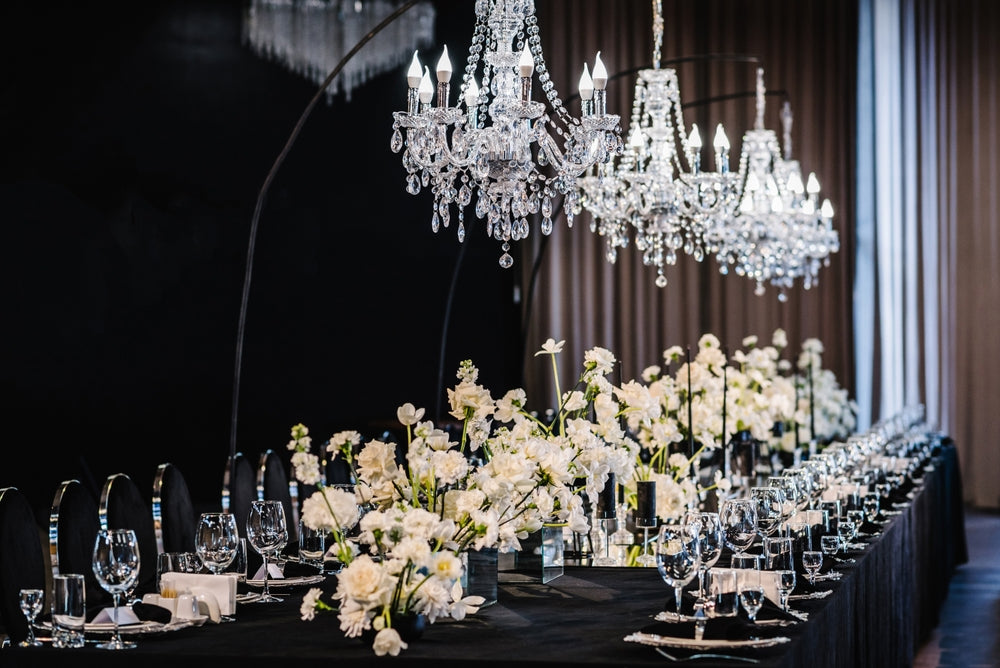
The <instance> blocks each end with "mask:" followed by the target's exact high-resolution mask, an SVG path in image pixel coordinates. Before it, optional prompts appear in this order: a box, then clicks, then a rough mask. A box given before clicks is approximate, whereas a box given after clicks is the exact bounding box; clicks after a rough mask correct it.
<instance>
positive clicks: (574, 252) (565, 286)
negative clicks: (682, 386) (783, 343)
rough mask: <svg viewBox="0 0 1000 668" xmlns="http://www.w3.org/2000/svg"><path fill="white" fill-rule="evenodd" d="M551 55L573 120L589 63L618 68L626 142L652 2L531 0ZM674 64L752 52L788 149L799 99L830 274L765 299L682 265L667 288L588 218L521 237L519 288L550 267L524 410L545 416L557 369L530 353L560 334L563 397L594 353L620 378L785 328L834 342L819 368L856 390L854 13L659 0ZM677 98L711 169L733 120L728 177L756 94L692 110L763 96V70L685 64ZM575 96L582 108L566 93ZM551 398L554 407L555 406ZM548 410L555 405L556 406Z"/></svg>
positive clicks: (798, 135)
mask: <svg viewBox="0 0 1000 668" xmlns="http://www.w3.org/2000/svg"><path fill="white" fill-rule="evenodd" d="M536 7H537V11H538V24H539V28H540V30H541V39H542V48H543V51H544V54H545V58H546V61H547V64H548V67H549V69H550V71H551V72H552V75H553V81H554V82H555V84H556V88H557V89H558V90H559V92H560V94H561V95H562V97H563V99H564V100H567V106H568V108H569V109H570V110H571V112H572V113H573V114H574V115H577V114H578V113H579V101H578V98H576V97H575V95H576V92H577V90H576V86H577V81H578V80H579V77H580V74H581V72H582V69H583V63H584V62H587V63H588V64H589V66H590V67H592V66H593V63H594V56H595V53H596V52H597V51H598V50H600V51H601V57H602V60H603V61H604V63H605V65H606V66H607V68H608V71H609V74H610V75H611V76H612V81H611V82H610V84H609V95H608V110H609V112H611V113H617V114H619V115H621V116H622V117H623V118H622V124H623V130H625V131H627V129H628V122H629V116H630V114H631V109H632V95H633V90H634V86H635V75H634V74H630V75H628V76H625V77H622V78H615V74H616V73H618V72H623V71H625V70H629V69H632V68H637V67H643V66H645V67H649V66H651V65H652V57H653V36H652V5H651V3H650V1H649V0H616V1H614V2H608V1H606V0H605V1H603V2H599V1H597V0H540V1H539V2H537V3H536ZM663 11H664V17H665V34H664V44H663V52H662V59H663V66H665V67H666V66H670V65H669V63H668V61H669V60H670V59H675V58H680V57H689V56H698V55H706V54H723V53H728V54H742V55H752V56H756V57H758V58H759V59H760V64H761V65H762V66H763V67H764V68H765V84H766V85H767V88H768V90H770V91H786V92H787V96H782V95H769V96H768V98H767V111H766V117H765V126H766V127H768V128H770V129H772V130H774V131H775V132H776V133H777V135H778V137H779V141H780V139H781V135H782V126H781V122H780V115H779V113H780V109H781V103H782V102H783V100H784V99H788V100H789V101H790V103H791V106H792V110H793V112H794V114H795V124H794V126H793V129H792V136H793V142H794V146H793V157H795V158H797V159H799V160H800V161H801V164H802V169H803V172H804V173H805V174H808V172H809V171H815V172H816V175H817V177H818V178H819V180H820V183H821V186H822V189H823V191H822V196H825V197H829V198H830V200H831V202H832V203H833V205H834V207H835V210H836V217H835V220H834V226H835V227H836V229H838V230H839V232H840V239H841V250H840V252H839V253H838V254H836V255H834V256H833V257H832V262H831V264H830V266H829V267H826V268H824V269H823V270H821V272H820V276H819V285H818V286H816V287H814V288H812V289H811V290H808V291H805V290H803V289H801V288H800V287H797V288H796V289H795V290H793V291H791V292H790V293H789V295H788V297H789V298H788V301H787V302H786V303H781V302H779V301H778V293H777V291H776V290H775V289H774V288H768V290H767V292H766V294H765V295H763V296H756V295H755V294H754V285H753V284H752V282H751V281H749V280H748V279H746V278H742V277H738V276H736V275H735V274H730V275H729V276H721V275H720V273H719V271H718V264H717V263H716V261H715V260H714V258H712V259H706V260H705V261H704V262H702V263H700V264H699V263H697V262H695V261H694V260H693V259H691V258H689V257H687V256H681V257H679V259H678V262H677V264H676V265H675V266H673V267H670V268H669V269H668V271H667V278H668V280H669V284H668V285H667V287H665V288H662V289H661V288H658V287H656V286H655V285H654V283H653V280H654V278H655V277H656V273H655V270H654V269H653V268H650V267H645V266H643V264H642V262H641V258H640V257H639V254H638V252H637V251H636V249H635V248H634V246H629V247H628V248H626V249H623V250H620V252H619V259H618V261H617V263H616V264H614V265H611V264H609V263H608V262H607V261H606V260H605V259H604V255H605V246H604V240H603V239H602V238H600V237H599V236H598V235H597V234H594V233H592V232H591V231H590V229H589V224H590V218H589V216H588V215H581V216H579V217H577V219H576V222H575V225H574V227H573V228H572V229H567V227H566V225H565V223H564V222H563V219H562V218H560V219H559V220H558V221H557V224H556V229H555V231H554V232H553V233H552V235H551V236H550V237H548V238H545V239H543V238H542V237H541V235H540V234H539V233H537V231H533V232H532V236H531V237H530V238H529V240H528V241H526V242H522V256H521V259H520V263H521V269H522V271H523V272H525V278H524V284H525V285H526V286H529V285H530V284H531V281H530V274H531V271H532V265H533V260H534V259H535V258H537V257H539V254H541V264H540V268H539V270H538V277H537V281H536V283H535V287H534V290H533V292H532V293H531V294H530V295H526V298H525V302H524V303H525V308H526V309H527V310H526V313H525V315H524V317H525V337H524V339H525V350H526V359H525V369H524V374H525V387H526V389H527V390H528V397H529V401H533V402H534V404H535V405H534V407H535V408H539V409H543V408H545V407H546V406H551V405H552V404H553V402H554V390H553V386H552V383H551V367H550V365H549V364H548V362H547V360H545V362H544V363H542V362H540V359H541V358H534V357H532V353H533V352H534V351H536V350H538V349H539V347H540V345H541V343H542V342H544V341H545V339H546V338H548V337H553V338H555V339H557V340H558V339H565V340H566V347H565V348H564V352H563V354H562V355H561V356H560V377H561V379H560V382H561V387H562V388H563V389H564V390H565V388H567V386H568V384H569V383H571V382H573V381H575V380H576V379H577V377H578V374H579V371H580V365H581V364H582V360H583V353H584V351H586V350H587V349H589V348H591V347H593V346H603V347H606V348H608V349H610V350H611V351H612V352H614V353H615V354H616V355H617V356H618V358H619V359H620V360H621V375H622V377H623V378H624V379H625V380H628V379H631V378H636V377H638V376H639V374H640V373H641V371H642V369H643V368H645V367H646V366H648V365H651V364H658V363H661V362H662V357H661V354H662V352H663V350H664V349H666V348H667V347H669V346H671V345H680V346H682V347H690V348H691V350H692V353H694V352H696V351H697V341H698V338H699V337H700V336H701V335H702V334H703V333H706V332H711V333H714V334H716V335H717V336H718V337H719V338H720V340H721V341H722V342H723V344H724V345H727V346H729V347H730V348H731V349H733V348H736V347H738V346H739V345H740V342H741V340H742V339H743V338H744V337H745V336H747V335H751V334H755V335H758V336H759V337H761V339H762V340H768V341H769V340H770V336H771V334H772V332H773V331H774V329H775V328H777V327H782V328H784V329H785V330H786V332H787V334H788V339H789V344H790V345H789V349H790V351H791V352H793V353H795V354H797V352H798V346H799V343H801V341H803V340H804V339H805V338H808V337H818V338H820V339H821V340H822V341H823V342H824V344H825V346H826V354H825V355H824V360H823V361H824V366H826V367H827V368H831V369H833V370H834V371H835V372H836V374H837V376H838V378H839V379H840V380H841V383H842V384H843V385H845V386H847V387H849V388H853V381H854V376H853V366H852V364H853V351H852V338H851V331H852V325H853V323H852V309H851V302H852V280H853V274H854V271H853V256H854V251H853V248H854V245H853V237H852V232H851V230H852V229H853V213H852V212H853V209H854V206H853V204H854V202H853V173H854V144H853V141H854V123H855V98H854V90H855V86H854V83H855V73H856V49H857V42H856V24H857V16H856V12H857V9H856V6H855V4H854V3H851V2H842V1H841V0H814V1H811V2H791V1H784V0H783V1H778V0H757V1H754V2H744V1H734V0H708V1H699V2H685V1H675V2H671V1H670V0H665V1H664V3H663ZM674 67H675V69H676V70H677V73H678V77H679V82H680V88H681V101H682V103H683V104H685V105H688V108H687V109H686V110H685V112H684V119H685V123H686V124H687V125H688V129H690V124H691V123H693V122H696V123H698V126H699V128H700V130H701V134H702V137H703V138H704V139H705V143H706V146H708V147H709V148H707V149H706V151H705V152H704V154H703V156H702V160H703V164H707V165H712V164H713V162H712V155H711V149H710V144H711V139H712V136H713V134H714V132H715V126H716V124H717V123H719V122H722V123H724V125H725V128H726V131H727V133H728V135H729V140H730V142H731V144H732V155H731V167H732V169H734V170H735V169H737V168H738V161H739V149H740V147H741V145H742V134H743V133H744V132H745V131H746V130H748V129H750V128H752V126H753V120H754V99H753V97H752V95H750V96H748V97H744V98H741V99H737V100H733V101H726V102H716V103H710V104H697V103H698V101H701V100H705V99H707V98H711V97H715V96H719V95H728V94H734V93H752V91H753V89H754V85H755V76H756V67H757V64H755V63H752V62H739V61H734V60H718V61H701V62H697V61H695V62H689V63H682V64H678V65H676V66H674ZM570 97H573V98H574V99H573V100H572V101H569V98H570ZM546 398H548V399H546ZM546 400H548V403H547V404H546V403H545V402H546Z"/></svg>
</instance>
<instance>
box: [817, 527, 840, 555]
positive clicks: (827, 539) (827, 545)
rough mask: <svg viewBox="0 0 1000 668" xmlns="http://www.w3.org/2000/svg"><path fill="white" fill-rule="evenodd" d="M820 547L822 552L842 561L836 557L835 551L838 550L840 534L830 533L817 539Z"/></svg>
mask: <svg viewBox="0 0 1000 668" xmlns="http://www.w3.org/2000/svg"><path fill="white" fill-rule="evenodd" d="M819 546H820V549H821V550H822V551H823V554H825V555H826V556H828V557H830V558H831V559H833V560H834V561H842V560H841V559H838V558H837V552H838V551H839V550H840V536H835V535H833V534H830V535H828V536H823V537H821V538H820V539H819Z"/></svg>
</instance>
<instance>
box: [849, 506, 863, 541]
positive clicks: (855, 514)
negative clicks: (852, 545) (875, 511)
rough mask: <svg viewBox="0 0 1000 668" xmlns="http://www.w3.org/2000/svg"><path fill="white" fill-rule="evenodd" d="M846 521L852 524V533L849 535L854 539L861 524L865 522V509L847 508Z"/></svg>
mask: <svg viewBox="0 0 1000 668" xmlns="http://www.w3.org/2000/svg"><path fill="white" fill-rule="evenodd" d="M847 521H848V522H851V523H853V524H854V535H853V536H851V540H854V539H855V538H857V537H858V533H859V532H860V531H861V525H862V524H864V523H865V511H863V510H848V511H847Z"/></svg>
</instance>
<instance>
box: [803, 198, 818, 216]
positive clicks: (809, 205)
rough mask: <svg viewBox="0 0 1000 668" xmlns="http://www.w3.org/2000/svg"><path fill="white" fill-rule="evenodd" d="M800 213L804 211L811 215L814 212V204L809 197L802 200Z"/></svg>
mask: <svg viewBox="0 0 1000 668" xmlns="http://www.w3.org/2000/svg"><path fill="white" fill-rule="evenodd" d="M802 213H804V214H805V215H807V216H811V215H813V214H814V213H816V205H815V204H813V201H812V200H811V199H807V200H805V201H804V202H802Z"/></svg>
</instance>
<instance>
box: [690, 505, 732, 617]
mask: <svg viewBox="0 0 1000 668" xmlns="http://www.w3.org/2000/svg"><path fill="white" fill-rule="evenodd" d="M683 523H684V526H686V527H688V533H690V535H691V536H692V537H694V538H695V540H697V542H698V598H699V600H700V599H703V598H704V597H705V573H706V571H708V569H710V568H712V566H715V563H716V562H717V561H718V560H719V557H720V556H721V555H722V547H723V544H724V543H725V540H726V536H725V533H724V532H723V530H722V523H721V522H720V521H719V514H718V513H712V512H700V511H688V512H687V513H685V514H684V522H683Z"/></svg>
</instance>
